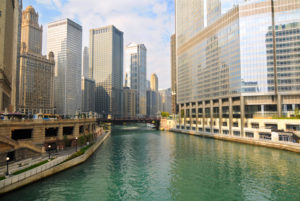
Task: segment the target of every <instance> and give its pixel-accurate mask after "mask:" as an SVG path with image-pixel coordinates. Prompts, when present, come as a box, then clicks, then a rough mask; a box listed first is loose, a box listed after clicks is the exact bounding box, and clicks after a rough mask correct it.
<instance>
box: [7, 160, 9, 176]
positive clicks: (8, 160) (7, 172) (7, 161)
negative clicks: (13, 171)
mask: <svg viewBox="0 0 300 201" xmlns="http://www.w3.org/2000/svg"><path fill="white" fill-rule="evenodd" d="M8 161H9V157H6V175H8Z"/></svg>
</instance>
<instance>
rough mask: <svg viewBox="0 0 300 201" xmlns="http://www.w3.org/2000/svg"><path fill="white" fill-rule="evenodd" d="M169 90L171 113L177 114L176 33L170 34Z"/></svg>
mask: <svg viewBox="0 0 300 201" xmlns="http://www.w3.org/2000/svg"><path fill="white" fill-rule="evenodd" d="M170 49H171V91H172V113H173V114H177V112H178V106H177V101H176V94H177V86H176V83H177V75H176V35H175V34H173V35H172V36H171V47H170Z"/></svg>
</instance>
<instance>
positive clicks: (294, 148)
mask: <svg viewBox="0 0 300 201" xmlns="http://www.w3.org/2000/svg"><path fill="white" fill-rule="evenodd" d="M170 131H172V132H176V133H183V134H188V135H195V136H201V137H208V138H214V139H218V140H225V141H231V142H238V143H243V144H251V145H256V146H263V147H268V148H275V149H281V150H286V151H291V152H296V153H300V144H295V143H285V142H272V141H267V140H256V139H252V138H246V137H236V136H229V135H221V134H205V133H200V132H195V131H187V130H180V129H170Z"/></svg>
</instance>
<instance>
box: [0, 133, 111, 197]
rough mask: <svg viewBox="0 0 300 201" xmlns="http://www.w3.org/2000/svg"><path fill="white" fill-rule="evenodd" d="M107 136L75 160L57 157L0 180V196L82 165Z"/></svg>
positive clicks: (108, 134) (105, 134) (103, 136)
mask: <svg viewBox="0 0 300 201" xmlns="http://www.w3.org/2000/svg"><path fill="white" fill-rule="evenodd" d="M109 136H110V132H106V133H104V134H103V135H102V136H99V138H98V139H97V141H96V142H95V143H94V144H93V145H92V146H91V147H89V148H88V149H87V150H86V151H85V152H84V154H82V155H80V156H78V157H76V158H73V159H71V160H68V158H69V157H70V156H69V155H68V156H63V157H59V158H56V159H54V160H52V161H50V162H48V163H46V164H44V165H42V166H39V167H36V168H34V169H31V170H29V171H26V172H24V173H21V174H18V175H15V176H10V177H8V178H6V179H4V180H1V181H0V195H1V194H4V193H7V192H10V191H13V190H15V189H18V188H21V187H23V186H25V185H28V184H30V183H33V182H36V181H38V180H41V179H43V178H46V177H49V176H51V175H54V174H57V173H59V172H61V171H64V170H67V169H69V168H71V167H74V166H77V165H79V164H81V163H84V162H85V161H86V160H87V159H88V158H89V157H90V156H91V155H92V154H93V153H94V152H95V151H96V150H97V149H98V148H99V147H100V145H101V144H102V143H103V142H104V141H105V140H106V139H107V138H108V137H109Z"/></svg>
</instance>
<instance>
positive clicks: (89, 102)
mask: <svg viewBox="0 0 300 201" xmlns="http://www.w3.org/2000/svg"><path fill="white" fill-rule="evenodd" d="M81 98H82V101H81V112H95V81H94V80H91V79H89V78H87V77H84V76H82V77H81Z"/></svg>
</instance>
